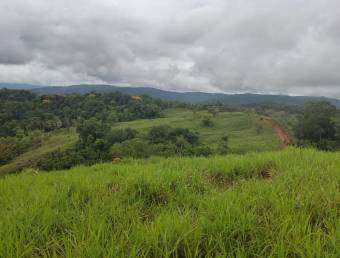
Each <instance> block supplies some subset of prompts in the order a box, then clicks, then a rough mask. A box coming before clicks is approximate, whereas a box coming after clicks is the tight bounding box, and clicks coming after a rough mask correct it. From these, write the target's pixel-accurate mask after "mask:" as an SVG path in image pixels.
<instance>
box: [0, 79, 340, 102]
mask: <svg viewBox="0 0 340 258" xmlns="http://www.w3.org/2000/svg"><path fill="white" fill-rule="evenodd" d="M0 88H8V89H26V90H30V91H32V92H35V93H38V94H74V93H79V94H84V93H90V92H97V93H110V92H111V93H112V92H121V93H124V94H128V95H139V96H140V95H148V96H150V97H154V98H159V99H162V100H166V101H178V102H184V103H196V104H197V103H213V102H221V103H224V104H228V105H249V104H259V103H276V104H284V105H303V104H305V103H306V102H309V101H327V102H329V103H332V104H333V105H335V106H337V107H340V100H339V99H335V98H326V97H313V96H287V95H269V94H251V93H244V94H224V93H207V92H176V91H165V90H160V89H157V88H155V87H121V86H113V85H91V84H85V85H71V86H45V87H43V86H41V85H40V86H39V85H26V84H23V85H21V84H8V83H0Z"/></svg>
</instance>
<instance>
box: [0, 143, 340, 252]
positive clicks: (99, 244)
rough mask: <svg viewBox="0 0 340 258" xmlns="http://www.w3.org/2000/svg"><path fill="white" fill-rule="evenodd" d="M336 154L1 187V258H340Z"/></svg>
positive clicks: (78, 175) (127, 168) (187, 162)
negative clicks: (339, 257)
mask: <svg viewBox="0 0 340 258" xmlns="http://www.w3.org/2000/svg"><path fill="white" fill-rule="evenodd" d="M339 167H340V157H339V154H338V153H324V152H320V151H315V150H310V149H296V148H288V149H286V150H284V151H282V152H269V153H261V154H254V153H252V154H247V155H242V156H239V155H228V156H217V157H215V156H214V157H210V158H202V157H195V158H183V157H181V158H150V159H147V160H131V159H130V160H126V161H124V160H123V161H122V162H120V163H116V164H97V165H95V166H93V167H77V168H74V169H72V170H71V171H67V172H64V171H60V172H53V173H48V174H45V173H40V172H39V171H34V170H27V171H25V172H24V173H23V174H21V175H13V176H7V177H3V178H0V202H1V209H0V225H1V230H0V257H338V254H339V245H338V243H339V242H340V235H339V228H340V219H339V216H338V214H339V206H338V201H339V199H340V192H339V181H340V174H339V171H338V168H339Z"/></svg>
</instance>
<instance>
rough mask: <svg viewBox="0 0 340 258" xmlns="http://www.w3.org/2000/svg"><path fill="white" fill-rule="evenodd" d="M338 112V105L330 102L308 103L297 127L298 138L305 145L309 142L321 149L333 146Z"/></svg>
mask: <svg viewBox="0 0 340 258" xmlns="http://www.w3.org/2000/svg"><path fill="white" fill-rule="evenodd" d="M336 114H337V109H336V107H335V106H333V105H331V104H330V103H328V102H325V101H322V102H310V103H307V104H306V105H305V106H304V109H303V112H302V115H301V116H300V117H299V119H298V123H297V125H296V128H295V135H296V138H297V139H298V140H299V141H300V143H301V144H302V143H303V144H304V145H306V142H309V143H310V144H311V145H315V146H316V147H318V148H320V149H328V146H332V148H333V147H334V142H335V141H336V132H337V128H336V124H335V123H334V117H335V115H336Z"/></svg>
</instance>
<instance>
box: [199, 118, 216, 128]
mask: <svg viewBox="0 0 340 258" xmlns="http://www.w3.org/2000/svg"><path fill="white" fill-rule="evenodd" d="M202 125H203V126H204V127H212V126H213V125H214V123H213V121H211V119H210V118H209V117H205V118H203V120H202Z"/></svg>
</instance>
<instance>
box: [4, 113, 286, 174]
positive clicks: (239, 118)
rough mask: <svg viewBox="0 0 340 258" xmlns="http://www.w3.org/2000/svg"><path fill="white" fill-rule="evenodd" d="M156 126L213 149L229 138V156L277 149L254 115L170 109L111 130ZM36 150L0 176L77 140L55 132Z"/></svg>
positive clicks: (266, 128)
mask: <svg viewBox="0 0 340 258" xmlns="http://www.w3.org/2000/svg"><path fill="white" fill-rule="evenodd" d="M204 117H209V118H210V119H211V120H212V121H213V123H214V126H213V127H209V128H206V127H203V126H202V119H203V118H204ZM157 125H169V126H172V127H183V128H189V129H192V130H194V131H196V132H198V133H199V134H200V139H201V142H202V144H204V145H207V146H209V147H212V148H215V147H216V145H217V144H218V142H219V141H220V139H221V137H222V136H225V135H227V136H228V137H229V145H230V151H231V153H246V152H254V151H270V150H278V149H280V148H281V145H280V143H279V141H278V140H277V138H276V136H275V134H274V132H273V128H272V126H271V125H270V124H268V123H266V122H264V121H262V120H261V117H260V116H259V115H256V114H255V113H243V112H220V113H218V115H217V116H216V117H213V116H212V115H211V114H209V113H208V112H206V111H197V112H193V111H191V110H188V109H170V110H168V111H166V112H164V114H163V117H162V118H158V119H145V120H135V121H131V122H123V123H118V124H114V125H113V129H122V128H127V127H130V128H133V129H136V130H138V131H139V132H140V137H142V136H143V135H145V134H146V133H147V131H148V129H149V128H150V127H152V126H157ZM45 138H46V139H44V140H43V142H42V144H41V146H40V147H39V148H35V149H30V150H29V151H28V152H26V153H24V154H22V155H20V156H18V157H17V158H15V159H14V160H13V161H11V162H10V163H9V164H7V165H4V166H1V167H0V175H4V174H7V173H13V172H18V171H20V170H21V169H22V168H27V167H29V166H30V165H31V164H34V162H35V161H36V160H38V159H39V158H40V157H41V156H43V155H45V154H47V153H49V152H53V151H56V150H64V149H67V148H69V147H72V146H73V145H74V144H75V142H76V141H77V138H78V137H77V134H76V132H75V129H74V128H73V129H70V130H59V131H57V132H53V133H49V134H48V135H47V137H45Z"/></svg>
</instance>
